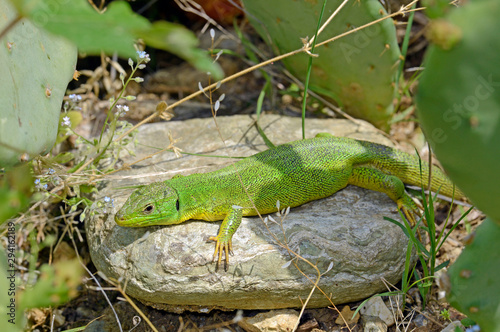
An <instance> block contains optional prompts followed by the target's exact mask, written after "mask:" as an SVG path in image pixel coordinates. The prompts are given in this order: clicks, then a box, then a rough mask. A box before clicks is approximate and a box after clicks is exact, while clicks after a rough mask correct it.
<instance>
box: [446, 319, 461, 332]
mask: <svg viewBox="0 0 500 332" xmlns="http://www.w3.org/2000/svg"><path fill="white" fill-rule="evenodd" d="M456 327H458V328H459V329H460V330H462V331H465V329H464V326H463V325H462V323H460V321H458V320H455V321H453V322H451V323H450V324H448V326H446V327H445V328H444V329H442V330H441V332H454V331H455V328H456Z"/></svg>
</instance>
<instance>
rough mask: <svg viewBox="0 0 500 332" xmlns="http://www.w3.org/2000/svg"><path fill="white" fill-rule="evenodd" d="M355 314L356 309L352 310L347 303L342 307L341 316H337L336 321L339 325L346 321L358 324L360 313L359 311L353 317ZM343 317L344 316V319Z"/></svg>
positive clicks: (349, 323) (350, 323)
mask: <svg viewBox="0 0 500 332" xmlns="http://www.w3.org/2000/svg"><path fill="white" fill-rule="evenodd" d="M353 314H354V311H352V310H351V308H349V306H348V305H346V306H344V308H342V311H341V312H340V315H339V317H337V319H336V320H335V323H336V324H339V325H344V324H345V323H347V325H352V324H356V323H357V322H358V320H359V313H357V314H356V316H354V318H353V317H352V315H353ZM342 317H344V318H343V319H342ZM344 319H345V321H344Z"/></svg>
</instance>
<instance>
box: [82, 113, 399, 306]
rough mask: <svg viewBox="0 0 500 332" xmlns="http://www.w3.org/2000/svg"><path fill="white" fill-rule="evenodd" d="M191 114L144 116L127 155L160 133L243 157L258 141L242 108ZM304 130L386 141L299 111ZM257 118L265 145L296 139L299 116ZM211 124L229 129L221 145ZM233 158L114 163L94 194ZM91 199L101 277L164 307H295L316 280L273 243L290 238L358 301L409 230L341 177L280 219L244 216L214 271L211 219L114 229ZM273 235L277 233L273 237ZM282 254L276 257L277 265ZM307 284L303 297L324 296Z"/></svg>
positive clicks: (336, 287) (378, 280)
mask: <svg viewBox="0 0 500 332" xmlns="http://www.w3.org/2000/svg"><path fill="white" fill-rule="evenodd" d="M217 122H218V126H219V128H220V130H221V132H220V134H219V132H218V131H217V129H216V127H215V125H214V121H213V119H194V120H189V121H185V122H170V123H157V124H152V125H145V126H143V127H141V128H140V130H139V134H138V142H139V143H140V144H141V145H138V147H137V148H136V149H135V154H136V156H134V157H126V158H125V162H126V163H129V162H131V161H133V160H138V159H140V158H142V157H143V156H147V155H149V154H152V153H154V152H156V151H158V150H157V149H155V148H153V146H155V147H157V148H158V149H162V148H164V147H166V146H167V145H168V138H167V134H168V132H169V131H171V132H172V134H173V136H174V137H182V140H181V141H180V142H179V143H177V144H176V145H177V146H179V147H180V148H182V149H183V150H184V151H186V152H194V153H201V154H213V155H230V156H248V155H251V154H254V153H257V152H259V151H263V150H265V149H266V147H265V145H264V144H263V141H262V139H261V138H260V136H259V135H258V134H257V132H256V130H255V129H254V127H253V126H252V124H253V120H252V118H250V117H248V116H233V117H219V118H217ZM306 125H307V126H306V129H307V137H312V136H314V135H315V134H316V133H318V132H330V133H332V134H334V135H338V136H349V137H354V138H360V139H366V140H371V141H377V142H380V143H384V144H390V142H389V141H388V140H387V139H385V138H384V137H383V136H381V135H379V134H377V132H376V130H375V129H373V128H372V127H371V126H369V125H355V124H353V123H352V122H350V121H346V120H345V121H344V120H324V119H321V120H320V119H317V120H314V119H308V120H307V123H306ZM261 126H262V128H264V130H265V132H266V134H267V136H268V137H269V139H270V140H271V141H272V142H273V143H274V144H281V143H285V142H288V141H292V140H296V139H300V137H301V134H300V133H301V131H300V119H298V118H288V117H280V116H271V115H266V116H264V117H263V118H262V119H261ZM220 135H222V137H223V138H224V139H225V140H226V144H225V145H224V144H223V143H222V142H221V139H220ZM232 162H234V160H232V159H226V158H211V157H199V156H193V155H184V156H183V157H182V158H178V159H177V158H175V156H174V154H173V153H169V152H165V153H163V154H158V155H155V156H154V157H153V158H151V159H147V160H145V161H143V162H141V163H139V164H138V165H134V166H133V167H132V168H131V169H129V170H126V171H122V172H121V173H119V175H118V176H116V177H114V178H113V180H112V181H110V182H109V183H107V184H106V185H105V187H104V188H102V190H100V192H99V194H100V195H101V199H102V197H104V196H111V197H113V198H114V200H115V206H116V209H117V208H119V207H121V205H122V204H123V202H124V201H125V199H126V198H127V197H128V195H129V194H130V192H131V189H127V190H123V191H117V190H116V189H117V188H118V187H123V186H130V185H132V184H135V185H137V184H144V183H149V182H153V181H160V180H165V179H168V178H170V177H172V176H173V175H175V174H179V173H181V174H190V173H196V172H208V171H211V170H214V169H218V168H220V167H222V165H226V164H228V163H232ZM116 209H115V210H114V211H113V213H111V214H107V215H104V214H102V213H101V214H99V213H98V212H99V211H98V210H95V212H96V213H95V214H94V216H93V217H92V218H89V220H87V221H86V231H87V239H88V243H89V247H90V253H91V256H92V260H93V261H94V264H95V266H96V267H97V269H98V270H100V271H102V272H103V273H104V274H106V275H107V276H108V277H113V278H121V280H122V281H123V282H126V285H127V286H126V287H127V288H126V290H127V293H128V294H130V295H132V296H133V297H135V298H137V299H139V300H141V301H142V302H144V303H146V304H149V305H152V306H155V307H158V308H166V309H169V310H173V311H182V310H185V309H190V310H197V311H202V312H203V311H208V310H210V309H213V308H221V309H236V308H241V309H274V308H287V307H300V306H301V304H302V302H301V301H304V300H305V299H306V298H307V297H308V295H309V293H310V291H311V289H312V287H313V284H312V283H311V281H310V280H308V279H307V278H306V277H305V276H304V275H302V274H301V273H300V272H299V270H298V269H297V267H295V266H294V264H290V265H288V266H286V263H287V262H288V261H290V260H291V259H292V258H293V257H294V256H293V255H291V254H290V253H289V252H288V251H287V249H285V248H283V247H282V246H280V245H278V244H277V242H276V239H277V240H279V241H280V242H281V243H288V246H289V248H290V249H291V250H293V251H294V252H296V253H300V255H302V257H304V258H305V259H307V260H308V261H309V262H310V263H312V264H316V266H317V267H318V269H319V271H320V272H325V271H326V270H327V269H328V267H329V266H330V264H332V266H333V267H332V269H331V270H330V271H329V272H327V273H326V274H324V275H323V276H322V277H321V281H320V283H319V287H321V289H322V290H323V291H324V292H325V293H326V294H328V295H329V296H331V300H332V301H333V303H335V304H340V303H345V302H350V301H356V300H360V299H363V298H366V297H368V296H370V295H372V294H374V293H376V292H379V291H381V290H384V289H385V288H384V284H383V282H382V280H383V279H386V280H387V281H389V282H391V283H397V282H398V280H400V278H401V275H402V271H403V268H404V262H405V252H406V247H407V243H408V240H407V238H406V237H405V235H404V234H403V232H402V231H401V230H400V229H399V227H397V226H395V225H393V224H392V223H390V222H388V221H385V220H384V219H383V217H384V216H386V217H390V218H394V219H398V218H399V215H398V212H397V209H396V205H395V203H394V202H392V201H391V200H390V199H389V198H388V197H387V196H386V195H384V194H381V193H378V192H374V191H369V190H364V189H361V188H357V187H353V186H350V187H348V188H346V189H344V190H342V191H340V192H338V193H336V194H334V195H333V196H331V197H328V198H326V199H321V200H318V201H314V202H311V203H308V204H304V205H302V206H300V207H297V208H294V209H292V210H291V211H290V213H289V214H288V215H287V216H286V218H285V219H284V221H283V230H282V228H281V225H280V224H279V222H280V218H279V217H278V216H277V215H276V214H274V219H275V220H276V221H277V222H278V223H273V222H268V223H267V227H268V228H269V229H267V228H266V225H265V224H264V222H263V221H262V220H260V219H259V218H244V219H243V222H242V224H241V226H240V227H239V229H238V231H237V232H236V234H235V235H234V237H233V249H234V256H231V257H230V265H229V269H228V271H227V272H226V271H224V269H223V268H220V269H219V270H218V271H217V270H216V265H215V263H212V255H213V251H214V244H213V243H211V242H207V241H206V240H207V238H208V237H209V236H212V235H216V234H217V231H218V227H219V224H220V223H210V222H205V221H189V222H186V223H183V224H179V225H172V226H158V227H147V228H123V227H120V226H117V225H116V224H115V222H114V221H113V217H114V213H115V212H116ZM274 236H276V238H274ZM284 265H285V267H283V266H284ZM298 267H299V268H300V269H301V270H302V271H303V272H304V273H305V274H306V275H307V276H309V278H311V280H316V277H317V276H316V273H315V271H314V269H312V268H311V267H310V266H309V265H308V264H306V263H305V262H304V261H301V260H298ZM329 304H330V302H329V300H328V299H327V298H326V297H325V296H324V295H323V294H321V293H320V292H319V291H318V290H316V291H315V292H314V294H313V296H312V298H311V299H310V301H309V304H308V307H321V306H327V305H329Z"/></svg>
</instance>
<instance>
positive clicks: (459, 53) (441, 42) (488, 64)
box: [417, 0, 500, 225]
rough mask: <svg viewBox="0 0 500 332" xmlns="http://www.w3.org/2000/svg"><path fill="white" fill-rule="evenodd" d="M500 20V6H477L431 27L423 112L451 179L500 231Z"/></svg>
mask: <svg viewBox="0 0 500 332" xmlns="http://www.w3.org/2000/svg"><path fill="white" fill-rule="evenodd" d="M499 16H500V2H499V1H497V0H483V1H471V2H468V3H466V4H465V5H464V6H463V7H459V8H455V9H453V10H451V11H450V15H449V16H448V17H447V18H442V19H438V20H434V21H433V22H432V23H431V25H430V27H429V36H430V38H431V39H432V41H434V45H432V46H431V47H430V48H429V50H428V52H427V54H426V59H425V62H424V66H425V71H424V73H423V76H422V79H421V80H420V83H419V86H418V94H417V109H418V116H419V119H420V121H421V125H422V127H423V130H424V132H425V134H426V138H427V139H428V141H429V142H430V144H431V146H432V148H433V150H434V153H435V154H436V156H437V157H438V159H439V161H440V162H441V164H442V165H443V167H444V168H445V169H446V171H447V173H448V174H449V176H450V177H451V179H452V180H453V181H454V182H455V183H456V184H457V186H458V187H460V189H462V191H463V192H464V193H465V194H466V195H467V196H468V197H469V198H470V199H471V201H472V202H473V203H474V205H476V206H477V207H478V208H479V209H481V210H482V211H483V212H485V213H486V214H487V215H488V216H490V217H491V218H492V220H493V221H494V222H497V223H498V224H499V225H500V204H499V202H500V201H499V200H500V174H499V171H500V66H499V63H500V56H499V54H500V38H498V33H497V32H498V31H499V30H500V20H499V19H498V18H499Z"/></svg>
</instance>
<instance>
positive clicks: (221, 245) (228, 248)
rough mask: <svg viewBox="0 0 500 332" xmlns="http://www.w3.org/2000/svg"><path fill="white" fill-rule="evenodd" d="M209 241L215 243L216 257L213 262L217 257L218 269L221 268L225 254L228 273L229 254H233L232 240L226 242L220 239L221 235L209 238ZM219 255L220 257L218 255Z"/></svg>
mask: <svg viewBox="0 0 500 332" xmlns="http://www.w3.org/2000/svg"><path fill="white" fill-rule="evenodd" d="M208 241H215V251H214V256H213V258H212V262H213V261H214V260H215V258H216V257H218V259H217V269H218V268H219V266H220V263H221V261H222V255H223V253H224V257H225V260H224V271H227V267H228V265H229V254H231V255H232V254H233V245H232V242H231V239H229V240H224V239H222V240H221V239H220V237H219V235H217V236H211V237H209V238H208ZM217 254H218V255H217Z"/></svg>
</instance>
